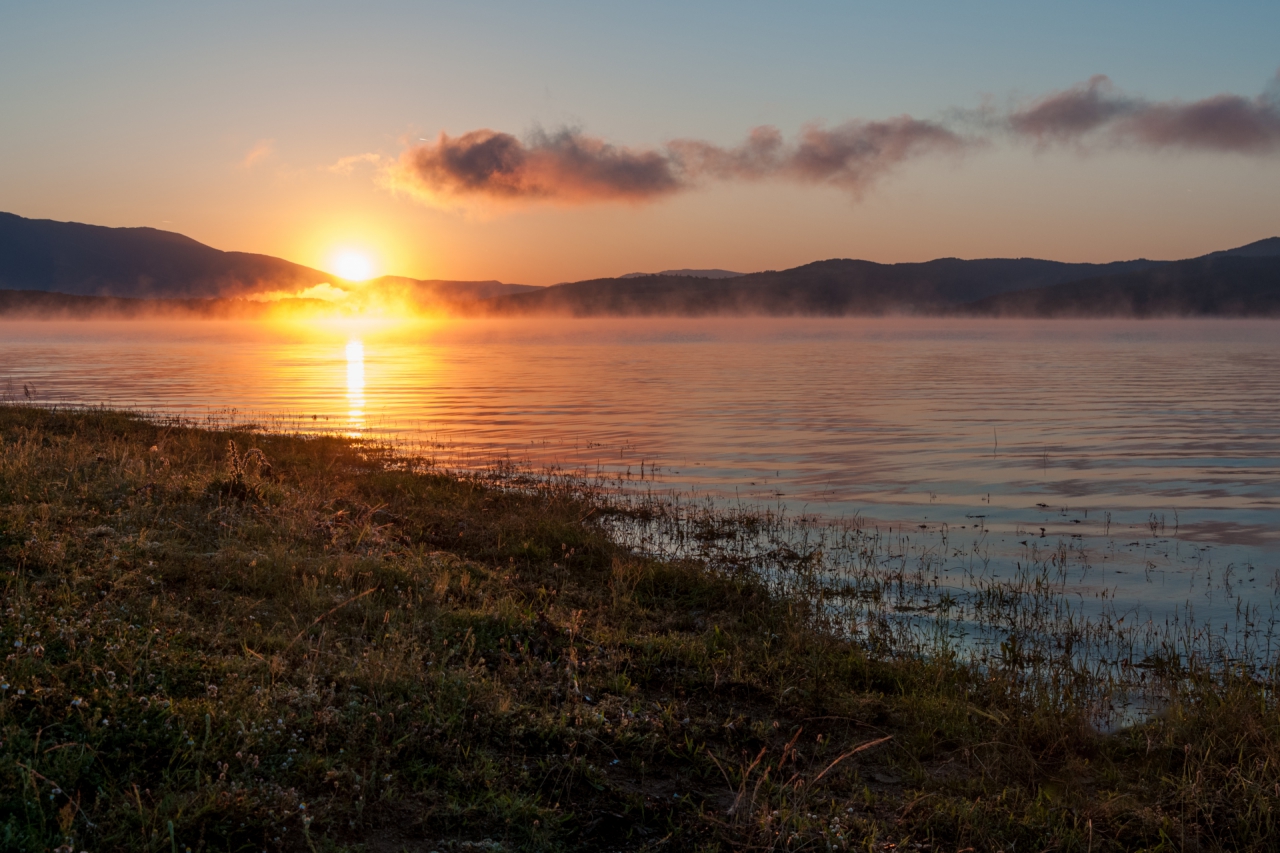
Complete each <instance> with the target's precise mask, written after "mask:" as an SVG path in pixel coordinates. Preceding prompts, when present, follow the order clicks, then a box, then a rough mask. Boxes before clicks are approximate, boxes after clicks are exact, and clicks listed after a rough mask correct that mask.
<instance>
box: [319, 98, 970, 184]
mask: <svg viewBox="0 0 1280 853" xmlns="http://www.w3.org/2000/svg"><path fill="white" fill-rule="evenodd" d="M965 145H966V140H964V139H963V138H962V137H960V136H959V135H957V134H956V133H953V132H952V131H950V130H947V129H946V128H944V127H942V126H941V125H937V124H933V123H930V122H924V121H917V120H915V119H912V118H910V117H907V116H904V117H901V118H896V119H890V120H888V121H880V122H849V123H847V124H844V125H840V126H839V127H835V128H830V129H827V128H824V127H820V126H811V127H808V128H806V129H805V130H804V131H803V132H802V133H801V134H800V136H799V138H798V139H797V140H796V141H795V142H794V143H791V144H788V143H787V142H786V141H785V140H784V139H783V136H782V134H781V133H780V132H779V131H778V129H777V128H774V127H758V128H756V129H755V130H753V131H752V132H751V133H750V135H748V137H747V139H746V140H745V141H744V142H743V143H742V144H741V145H738V146H735V147H730V148H726V147H722V146H718V145H715V144H713V143H710V142H705V141H702V140H696V139H679V140H675V141H673V142H670V143H667V144H666V145H664V146H662V147H659V148H643V149H637V148H627V147H623V146H619V145H614V144H611V143H609V142H606V141H604V140H602V139H600V138H598V137H594V136H588V135H586V134H583V133H581V132H579V131H576V130H571V129H562V130H559V131H556V132H554V133H548V132H546V131H535V132H534V133H533V134H531V135H530V136H529V137H528V138H527V139H525V140H521V139H518V138H517V137H515V136H513V135H511V134H509V133H502V132H499V131H495V130H488V129H484V130H473V131H471V132H469V133H465V134H462V135H461V136H457V137H451V136H449V135H448V134H444V133H442V134H440V136H439V137H438V138H437V139H436V140H435V141H434V142H428V143H426V144H423V145H414V146H411V147H409V148H408V149H406V150H405V151H404V152H403V153H402V154H401V155H400V158H399V160H397V161H396V163H395V164H394V165H393V166H392V167H391V168H390V169H389V170H388V172H387V178H388V183H389V184H390V185H391V186H392V187H394V188H396V189H399V190H403V191H406V192H409V193H411V194H413V195H415V196H418V197H420V198H422V199H424V200H427V201H429V202H434V203H457V202H466V201H467V200H484V201H491V202H498V203H503V202H530V201H550V202H559V203H563V204H583V203H589V202H602V201H624V202H645V201H652V200H655V199H659V198H663V197H666V196H669V195H672V194H675V193H678V192H682V191H685V190H689V189H692V188H694V187H696V186H698V185H699V184H701V183H704V182H707V181H739V180H766V179H778V180H787V181H799V182H804V183H822V184H829V185H831V186H834V187H838V188H841V189H844V190H846V191H849V192H851V193H853V194H854V195H860V194H861V193H862V192H863V191H865V190H866V189H867V187H869V186H870V185H871V184H872V183H873V182H874V181H876V180H877V179H878V178H880V177H882V176H883V175H884V174H886V173H887V172H888V171H890V170H891V169H892V168H893V167H894V166H896V165H898V164H899V163H901V162H903V161H905V160H907V159H909V158H911V157H915V156H920V155H924V154H927V153H931V152H935V151H944V150H945V151H959V150H961V149H962V148H963V147H964V146H965ZM340 162H341V161H340Z"/></svg>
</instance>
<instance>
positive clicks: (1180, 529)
mask: <svg viewBox="0 0 1280 853" xmlns="http://www.w3.org/2000/svg"><path fill="white" fill-rule="evenodd" d="M1277 332H1280V324H1276V323H1272V322H1262V321H1258V322H1252V321H1251V322H1241V321H1194V322H1174V321H1170V322H1094V323H1088V322H1057V323H1025V322H990V321H971V322H954V321H941V320H838V321H837V320H825V321H810V320H776V321H760V320H680V321H572V320H564V319H541V320H531V321H520V322H465V323H462V322H460V323H457V324H453V325H445V324H436V325H420V326H406V327H403V328H402V329H400V330H398V331H386V330H383V331H379V330H377V329H372V328H363V329H360V330H358V332H354V331H352V330H350V329H347V330H344V329H341V328H333V329H326V330H303V329H283V330H282V329H267V328H263V327H256V326H248V327H237V326H234V325H229V324H220V323H208V324H188V325H174V324H168V325H164V324H156V325H149V324H126V323H118V324H111V323H102V324H97V323H88V324H83V323H82V324H70V323H67V324H60V323H58V324H40V323H30V324H21V325H20V324H4V325H3V326H0V393H3V391H4V389H5V387H6V383H9V385H8V387H10V388H12V389H16V395H15V394H13V393H12V392H11V396H16V397H21V395H22V385H23V383H24V382H26V383H31V384H33V385H35V386H36V387H37V388H38V389H39V394H40V396H41V398H42V399H44V400H46V401H56V400H70V401H77V402H84V403H103V402H105V403H110V404H114V405H120V406H136V407H142V408H147V407H155V408H158V409H162V410H165V411H178V412H184V413H188V414H202V413H204V412H205V411H206V410H208V409H215V410H225V409H236V410H238V411H240V412H242V413H244V416H246V417H247V416H249V415H254V416H259V415H261V414H263V413H269V414H275V415H287V416H291V417H294V418H297V421H296V422H295V421H290V422H288V423H287V424H285V425H288V426H289V427H290V428H294V429H323V430H330V431H338V432H345V433H359V434H385V435H391V436H394V437H396V438H399V439H406V440H410V441H413V442H419V443H420V446H424V445H428V444H429V445H430V447H429V449H430V450H431V452H433V453H435V454H437V455H438V456H439V458H441V459H442V460H445V461H451V462H455V463H456V462H478V461H482V460H485V459H490V458H493V457H494V456H499V455H504V454H508V453H509V454H511V455H512V456H514V457H516V458H518V459H526V460H530V461H532V462H534V463H536V464H559V465H564V466H567V467H572V468H586V469H589V470H591V471H596V470H602V471H606V472H613V473H621V474H623V475H624V476H625V475H626V474H627V472H628V471H629V472H630V474H631V476H632V478H635V477H636V476H638V475H639V472H640V470H641V466H642V465H643V466H644V471H645V477H646V478H649V477H651V476H652V472H653V470H654V466H655V465H656V466H657V472H658V474H657V480H656V481H653V484H654V485H655V486H656V487H660V488H677V489H681V490H691V489H696V490H699V491H701V492H702V493H709V494H713V495H720V496H725V497H729V498H737V499H741V500H746V501H750V502H755V503H777V504H781V505H784V506H787V507H789V508H790V509H791V510H793V511H801V510H804V511H808V512H819V513H823V514H828V515H832V516H852V515H854V514H855V513H856V514H859V515H860V516H861V517H863V518H865V519H868V520H869V521H871V522H872V523H878V524H883V525H893V526H895V527H897V528H900V527H902V526H903V525H907V526H909V527H911V528H914V529H917V530H919V529H920V528H918V525H919V524H925V525H926V526H927V527H926V528H925V529H924V531H923V532H922V533H921V534H920V535H922V536H923V535H927V533H928V530H930V529H932V528H933V527H935V526H937V525H941V524H943V523H945V524H947V525H948V527H949V530H950V537H951V541H952V542H955V541H957V539H956V537H957V536H959V535H964V536H981V537H983V539H982V541H983V543H984V545H983V547H985V548H987V549H988V550H989V552H990V554H991V555H992V560H993V563H992V564H993V565H997V566H998V564H999V563H1000V561H1002V560H1008V561H1011V562H1016V561H1017V560H1019V559H1020V555H1021V554H1022V553H1023V552H1024V551H1025V550H1026V549H1027V548H1030V547H1032V546H1031V544H1027V545H1023V544H1020V543H1022V542H1028V543H1042V544H1043V543H1049V542H1052V541H1056V540H1055V538H1056V537H1061V538H1064V539H1066V540H1069V541H1071V542H1073V543H1083V544H1085V545H1087V547H1088V548H1090V549H1091V553H1092V554H1094V556H1095V560H1094V563H1095V565H1098V566H1103V567H1105V568H1106V569H1107V570H1108V571H1109V572H1111V574H1109V575H1108V576H1107V583H1108V584H1115V585H1118V586H1119V589H1120V593H1119V595H1120V596H1121V599H1123V598H1124V596H1126V595H1127V596H1128V599H1129V600H1130V601H1132V602H1134V603H1137V604H1139V605H1144V606H1145V604H1146V603H1148V602H1150V603H1155V602H1157V601H1163V600H1166V599H1168V600H1179V599H1177V596H1178V595H1185V594H1186V590H1190V589H1192V588H1193V587H1192V581H1193V578H1194V577H1200V578H1203V577H1204V576H1206V575H1207V573H1208V571H1209V568H1210V567H1211V568H1212V569H1213V570H1214V571H1218V570H1220V569H1223V568H1225V567H1226V566H1228V565H1230V566H1233V567H1237V568H1238V567H1241V566H1249V565H1252V566H1255V567H1256V570H1255V572H1254V579H1253V580H1248V581H1246V582H1244V583H1243V584H1237V585H1236V589H1240V588H1241V586H1243V587H1244V588H1246V589H1257V590H1259V591H1258V592H1257V593H1256V595H1259V596H1261V595H1263V594H1264V591H1263V590H1264V588H1265V594H1266V595H1268V596H1269V595H1270V588H1269V587H1267V586H1266V583H1267V582H1268V581H1269V580H1270V578H1271V574H1270V573H1271V571H1272V570H1273V569H1275V568H1276V567H1277V566H1280V559H1278V557H1280V541H1278V540H1277V534H1280V429H1278V428H1277V424H1280V334H1277ZM344 367H345V370H346V377H345V380H346V381H345V383H344V382H342V381H341V380H340V379H338V378H337V377H338V376H340V375H341V370H342V369H343V368H344ZM313 418H314V420H313ZM645 482H646V484H648V483H650V482H651V481H650V480H648V479H646V480H645ZM1038 504H1043V506H1037V505H1038ZM1153 521H1154V523H1155V524H1156V525H1157V527H1156V530H1155V532H1154V533H1153V531H1152V529H1151V527H1150V525H1151V524H1152V523H1153ZM1041 528H1043V529H1044V533H1043V537H1042V535H1041ZM1162 541H1163V543H1164V544H1161V542H1162ZM1129 543H1137V544H1133V545H1131V544H1129ZM1205 549H1207V550H1205ZM1152 565H1154V566H1155V569H1152V568H1151V566H1152ZM1139 569H1141V571H1140V572H1139V571H1138V570H1139ZM1155 570H1160V571H1163V572H1165V575H1164V579H1163V581H1162V583H1163V585H1164V586H1163V587H1162V589H1160V590H1157V589H1156V587H1155V586H1154V585H1153V584H1154V581H1149V580H1148V579H1147V575H1148V574H1150V573H1151V572H1152V571H1155ZM1264 570H1265V571H1266V573H1267V574H1266V578H1265V579H1263V580H1257V578H1259V577H1261V576H1262V575H1261V573H1262V572H1263V571H1264ZM1197 571H1199V572H1200V573H1201V574H1200V575H1198V576H1196V575H1194V573H1195V572H1197ZM1170 573H1177V574H1178V582H1177V589H1178V590H1180V591H1179V592H1176V593H1175V592H1171V590H1173V589H1174V587H1172V586H1170V584H1171V583H1172V581H1171V580H1170V578H1171V574H1170ZM1100 574H1101V569H1100V570H1099V571H1098V572H1095V573H1094V574H1093V575H1092V576H1091V577H1090V578H1082V579H1080V580H1079V582H1080V583H1081V585H1082V586H1081V590H1082V591H1083V590H1084V589H1085V588H1086V587H1088V588H1092V584H1093V583H1094V579H1096V578H1097V577H1099V576H1100ZM1245 576H1246V577H1247V576H1248V573H1247V572H1246V574H1245ZM1135 577H1137V578H1140V580H1135ZM1269 600H1270V599H1269V598H1268V601H1269ZM1121 603H1123V601H1122V600H1118V601H1117V605H1119V604H1121Z"/></svg>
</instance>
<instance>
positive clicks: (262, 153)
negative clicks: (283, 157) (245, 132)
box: [240, 139, 276, 169]
mask: <svg viewBox="0 0 1280 853" xmlns="http://www.w3.org/2000/svg"><path fill="white" fill-rule="evenodd" d="M275 150H276V141H275V140H274V139H259V140H258V141H257V142H255V143H253V147H252V148H250V149H249V153H247V154H245V155H244V159H243V160H241V161H240V166H241V168H244V169H252V168H253V167H254V166H256V165H258V164H259V163H261V162H262V161H263V160H265V159H267V158H268V157H270V156H271V155H272V153H273V152H274V151H275Z"/></svg>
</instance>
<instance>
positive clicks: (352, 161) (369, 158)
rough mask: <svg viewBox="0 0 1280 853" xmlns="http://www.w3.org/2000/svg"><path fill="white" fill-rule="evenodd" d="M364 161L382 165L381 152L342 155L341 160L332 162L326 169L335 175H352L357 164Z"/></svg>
mask: <svg viewBox="0 0 1280 853" xmlns="http://www.w3.org/2000/svg"><path fill="white" fill-rule="evenodd" d="M362 163H369V164H371V165H373V166H380V165H382V163H383V158H382V155H381V154H373V153H369V154H352V155H351V156H350V157H342V158H340V159H339V160H337V161H335V162H333V163H330V164H329V165H328V166H327V167H326V169H327V170H328V171H330V172H333V173H334V174H335V175H350V174H351V173H352V171H354V170H355V168H356V166H359V165H360V164H362Z"/></svg>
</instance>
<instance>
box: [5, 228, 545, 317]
mask: <svg viewBox="0 0 1280 853" xmlns="http://www.w3.org/2000/svg"><path fill="white" fill-rule="evenodd" d="M324 283H328V284H331V285H334V286H336V287H338V288H340V289H342V290H345V291H349V292H353V293H354V292H361V293H364V294H374V293H379V292H382V291H384V290H386V291H394V292H395V293H397V294H401V295H405V296H408V297H410V298H412V299H413V300H414V301H415V302H417V303H418V304H419V305H422V306H436V305H440V304H453V303H456V302H466V301H470V300H475V299H486V298H488V297H491V296H496V295H498V294H502V293H513V292H518V291H522V290H532V289H535V288H531V287H529V286H527V285H518V284H503V283H502V282H498V281H444V280H433V281H422V280H418V279H412V278H404V277H401V276H383V277H382V278H379V279H373V280H371V281H367V282H349V281H345V280H343V279H341V278H338V277H337V276H334V275H330V274H329V273H326V272H323V271H321V270H317V269H312V268H311V267H306V266H303V265H301V264H295V263H292V262H290V261H286V260H282V259H281V258H274V257H271V256H270V255H255V254H250V253H247V252H223V251H221V250H219V249H215V248H213V247H212V246H206V245H204V244H203V243H199V242H197V241H195V240H192V239H191V238H190V237H185V236H183V235H182V234H175V233H174V232H172V231H160V230H158V229H155V228H107V227H104V226H101V225H83V224H81V223H78V222H55V221H53V220H49V219H26V218H24V217H21V216H16V215H14V214H12V213H0V288H5V289H9V290H22V291H44V292H49V293H61V294H70V295H75V296H103V297H127V298H134V299H193V298H203V299H213V298H227V297H251V296H254V295H257V294H261V293H265V292H271V291H285V292H297V291H299V290H305V289H306V288H309V287H313V286H315V285H317V284H324ZM18 301H19V302H21V300H18ZM10 302H11V303H12V304H17V303H16V302H14V301H13V300H10ZM36 302H39V303H40V304H41V305H51V304H53V303H50V302H49V301H48V300H44V301H40V300H35V301H32V300H31V299H27V301H26V303H24V304H29V305H35V304H36ZM66 304H68V305H70V304H72V303H66ZM74 304H75V305H77V306H79V307H80V308H84V309H87V307H88V305H89V303H82V302H77V303H74Z"/></svg>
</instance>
